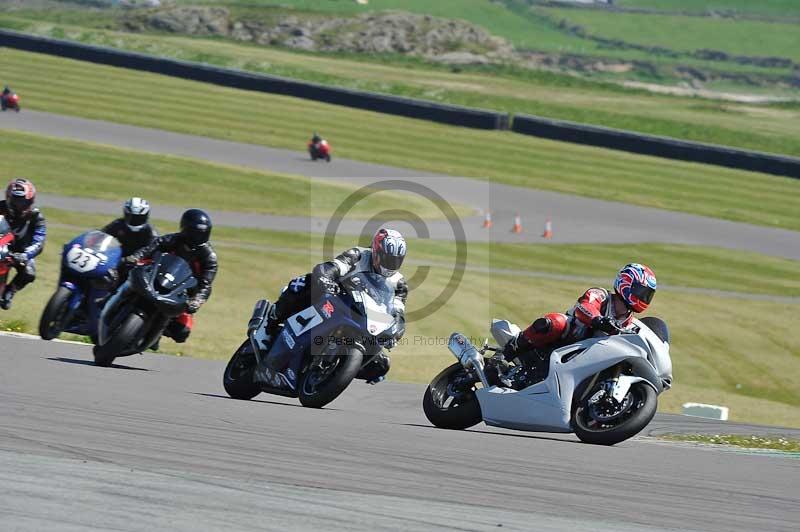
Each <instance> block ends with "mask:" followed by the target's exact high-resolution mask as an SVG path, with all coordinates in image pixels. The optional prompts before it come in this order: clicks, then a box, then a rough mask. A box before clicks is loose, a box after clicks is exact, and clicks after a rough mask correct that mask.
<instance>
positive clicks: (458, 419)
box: [422, 363, 483, 430]
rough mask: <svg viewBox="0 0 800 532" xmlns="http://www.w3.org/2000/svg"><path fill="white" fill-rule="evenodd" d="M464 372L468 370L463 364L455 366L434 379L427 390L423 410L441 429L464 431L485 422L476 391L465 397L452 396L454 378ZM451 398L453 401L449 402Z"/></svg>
mask: <svg viewBox="0 0 800 532" xmlns="http://www.w3.org/2000/svg"><path fill="white" fill-rule="evenodd" d="M463 371H466V370H465V369H464V367H463V366H462V365H461V364H459V363H456V364H453V365H452V366H450V367H448V368H445V369H444V370H443V371H442V372H441V373H439V374H438V375H437V376H436V377H434V378H433V380H432V381H431V383H430V385H429V386H428V388H427V389H426V390H425V395H424V396H423V398H422V410H423V411H424V412H425V417H427V418H428V421H430V422H431V423H433V424H434V426H437V427H439V428H441V429H451V430H464V429H468V428H470V427H472V426H474V425H477V424H478V423H480V422H481V421H483V414H482V413H481V405H480V403H479V402H478V398H477V397H476V396H475V391H474V389H473V390H470V391H468V392H465V393H464V394H463V397H455V396H453V395H451V394H450V391H451V384H452V382H451V381H452V378H453V377H455V376H456V375H457V374H458V373H459V372H463ZM450 398H452V399H453V400H452V401H449V402H448V399H450Z"/></svg>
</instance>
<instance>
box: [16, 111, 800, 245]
mask: <svg viewBox="0 0 800 532" xmlns="http://www.w3.org/2000/svg"><path fill="white" fill-rule="evenodd" d="M2 118H3V119H2V120H0V129H11V130H18V131H27V132H31V133H36V134H41V135H48V136H52V137H61V138H68V139H73V140H82V141H88V142H95V143H100V144H106V145H115V146H120V147H125V148H130V149H135V150H142V151H147V152H153V153H163V154H172V155H180V156H185V157H191V158H195V159H199V160H206V161H210V162H216V163H224V164H231V165H237V166H242V167H248V168H255V169H258V170H271V171H276V172H282V173H289V174H298V175H305V176H308V177H313V178H317V179H322V180H334V181H339V182H342V181H345V182H349V183H353V184H357V185H366V184H371V183H374V182H376V181H379V180H392V179H401V180H403V181H404V182H407V183H416V184H422V185H424V186H426V187H428V188H430V189H431V190H433V191H435V192H436V193H438V194H440V195H441V196H443V197H444V198H445V199H446V200H447V201H450V202H452V203H454V204H460V205H466V206H469V207H472V208H474V209H476V210H479V209H482V210H485V209H490V210H491V211H492V212H493V213H494V228H493V229H492V230H491V231H489V230H486V229H482V228H481V222H482V218H481V217H480V216H472V217H468V218H466V219H464V220H463V225H464V230H465V233H466V237H467V240H472V241H488V240H490V239H491V240H493V241H498V242H543V239H542V238H541V232H542V228H543V224H544V221H545V218H546V217H548V216H550V217H552V220H553V229H554V238H553V242H571V243H580V242H589V243H636V242H663V243H680V244H698V245H711V246H720V247H727V248H731V249H740V250H748V251H755V252H760V253H766V254H768V255H775V256H781V257H786V258H791V259H800V232H796V231H787V230H783V229H776V228H769V227H760V226H755V225H749V224H743V223H736V222H729V221H725V220H718V219H714V218H708V217H703V216H696V215H691V214H686V213H679V212H672V211H665V210H661V209H652V208H645V207H636V206H631V205H625V204H620V203H615V202H610V201H601V200H594V199H590V198H584V197H579V196H571V195H567V194H559V193H555V192H547V191H540V190H533V189H527V188H520V187H513V186H507V185H500V184H489V183H488V182H486V181H480V180H476V179H467V178H459V177H452V176H442V175H434V174H426V173H424V172H418V171H415V170H408V169H402V168H392V167H387V166H381V165H376V164H370V163H363V162H357V161H348V160H345V159H338V158H335V159H334V161H333V163H331V164H326V163H313V162H311V161H309V160H308V157H307V156H306V155H305V154H304V153H301V152H294V151H290V150H281V149H275V148H267V147H263V146H255V145H249V144H239V143H234V142H227V141H221V140H214V139H209V138H205V137H197V136H191V135H182V134H178V133H171V132H166V131H161V130H155V129H147V128H140V127H133V126H127V125H121V124H113V123H109V122H102V121H96V120H86V119H82V118H75V117H67V116H61V115H54V114H49V113H41V112H36V111H28V110H26V111H25V112H23V113H19V114H16V113H12V114H10V115H8V114H6V115H4V116H3V117H2ZM334 144H335V139H334ZM697 168H698V172H702V168H703V167H702V165H697ZM30 177H31V178H32V179H34V180H35V176H30ZM40 192H41V193H42V194H40V204H41V205H43V206H45V207H48V206H49V207H55V208H61V209H69V210H78V211H81V210H83V211H87V212H98V213H104V214H117V213H118V212H119V202H109V201H98V200H88V199H83V198H66V197H59V196H51V195H48V194H47V191H46V190H45V191H40ZM183 207H188V205H173V206H172V207H171V208H170V207H165V206H161V205H158V206H156V208H157V211H156V212H154V216H156V217H158V218H161V219H177V218H178V216H179V213H180V211H181V210H182V208H183ZM399 207H402V205H399ZM210 212H211V215H212V217H213V218H214V221H215V223H217V224H219V225H228V226H237V227H257V228H265V229H276V230H283V231H289V230H295V231H296V230H298V229H302V230H307V231H313V232H320V231H323V230H324V229H325V227H326V225H327V220H321V219H316V218H313V214H314V213H313V208H310V209H309V213H308V214H309V215H310V216H311V217H293V216H266V215H259V214H248V213H237V212H219V211H214V210H212V211H210ZM515 213H521V215H522V218H523V220H522V221H523V225H524V227H525V231H524V232H523V233H521V234H515V233H512V232H510V229H511V226H512V220H513V217H514V214H515ZM395 225H397V228H398V229H400V230H401V231H405V232H408V233H409V234H415V233H416V231H414V230H410V229H409V227H408V226H407V225H404V224H395ZM427 227H428V231H429V232H430V237H431V238H435V239H445V240H451V239H453V237H454V235H453V230H452V229H451V227H450V224H449V223H448V222H446V221H433V222H428V223H427ZM363 229H364V223H363V222H357V221H353V222H347V221H346V222H345V223H343V224H342V226H341V228H340V230H339V233H340V234H360V233H361V231H362V230H363Z"/></svg>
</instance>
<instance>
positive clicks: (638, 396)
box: [572, 382, 658, 445]
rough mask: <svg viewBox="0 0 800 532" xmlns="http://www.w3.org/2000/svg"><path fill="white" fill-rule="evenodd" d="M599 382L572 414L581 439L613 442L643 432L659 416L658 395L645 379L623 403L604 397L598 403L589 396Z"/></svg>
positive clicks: (636, 383)
mask: <svg viewBox="0 0 800 532" xmlns="http://www.w3.org/2000/svg"><path fill="white" fill-rule="evenodd" d="M599 386H600V385H599V384H598V385H597V386H596V387H595V388H593V389H592V390H591V391H590V392H589V393H587V394H586V396H585V397H584V399H583V400H582V401H581V402H580V403H579V404H578V405H577V407H576V408H575V411H574V412H573V414H572V428H573V429H574V430H575V434H576V435H577V436H578V438H580V439H581V441H583V442H585V443H593V444H596V445H614V444H617V443H619V442H621V441H625V440H627V439H628V438H632V437H633V436H635V435H636V434H638V433H639V432H641V431H642V429H644V428H645V427H646V426H647V424H648V423H650V421H651V420H652V419H653V416H655V415H656V409H657V408H658V395H657V394H656V391H655V390H654V389H653V387H652V386H650V385H648V384H646V383H644V382H635V383H633V384H632V385H631V388H630V390H629V391H628V394H627V395H626V396H625V398H623V400H622V402H621V403H616V401H614V402H613V403H612V402H610V401H611V400H610V399H609V400H606V399H601V400H600V401H598V402H597V403H595V404H590V403H589V398H591V397H592V395H593V394H594V393H595V392H596V391H598V390H599V389H600V388H599Z"/></svg>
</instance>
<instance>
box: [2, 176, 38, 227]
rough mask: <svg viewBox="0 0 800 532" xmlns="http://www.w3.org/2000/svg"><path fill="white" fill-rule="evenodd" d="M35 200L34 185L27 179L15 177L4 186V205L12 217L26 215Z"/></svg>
mask: <svg viewBox="0 0 800 532" xmlns="http://www.w3.org/2000/svg"><path fill="white" fill-rule="evenodd" d="M34 201H36V187H35V186H33V183H31V182H30V181H28V180H27V179H23V178H21V177H17V178H15V179H12V180H11V182H10V183H9V184H8V186H7V187H6V206H7V207H8V213H9V214H10V215H11V216H12V218H20V217H23V218H24V217H26V216H27V215H28V214H30V212H31V209H33V202H34Z"/></svg>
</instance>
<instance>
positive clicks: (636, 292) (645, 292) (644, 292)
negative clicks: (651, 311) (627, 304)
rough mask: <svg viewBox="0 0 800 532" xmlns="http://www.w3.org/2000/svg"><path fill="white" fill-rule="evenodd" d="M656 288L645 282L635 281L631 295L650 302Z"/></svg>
mask: <svg viewBox="0 0 800 532" xmlns="http://www.w3.org/2000/svg"><path fill="white" fill-rule="evenodd" d="M655 293H656V290H655V288H650V287H649V286H645V285H643V284H638V283H634V284H633V286H631V295H632V296H633V297H635V298H636V299H638V300H639V301H641V302H643V303H647V304H649V303H650V302H651V301H652V300H653V296H654V295H655Z"/></svg>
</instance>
